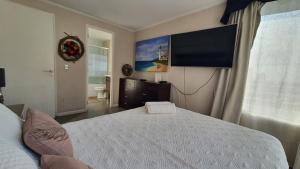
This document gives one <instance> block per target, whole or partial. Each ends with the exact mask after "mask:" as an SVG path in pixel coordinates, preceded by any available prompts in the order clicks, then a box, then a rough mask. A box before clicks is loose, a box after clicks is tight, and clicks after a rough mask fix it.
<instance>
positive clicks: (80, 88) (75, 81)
mask: <svg viewBox="0 0 300 169" xmlns="http://www.w3.org/2000/svg"><path fill="white" fill-rule="evenodd" d="M12 1H14V2H18V3H21V4H24V5H27V6H30V7H33V8H37V9H40V10H43V11H46V12H49V13H53V14H54V15H55V31H56V37H55V39H56V42H57V43H58V41H59V39H61V38H63V37H64V36H65V35H64V32H67V33H69V34H71V35H76V36H78V37H79V38H80V39H81V40H82V41H83V42H84V43H85V41H86V25H87V24H89V25H93V26H96V27H99V28H102V29H105V30H109V31H111V32H113V33H114V56H113V57H114V59H113V66H114V69H113V81H114V86H113V90H114V93H113V104H117V103H118V95H119V94H118V91H119V78H120V77H121V76H122V74H121V65H123V64H125V63H130V64H132V62H133V55H134V54H133V51H134V50H133V49H134V33H132V32H129V31H127V30H124V29H121V28H119V27H116V26H113V25H110V24H106V23H103V22H100V21H98V20H95V19H93V18H90V17H86V16H84V15H79V14H77V13H74V12H71V11H68V10H65V9H63V8H60V7H57V6H53V5H50V4H48V3H44V2H42V1H37V0H26V1H24V0H12ZM55 59H56V62H55V63H56V77H57V111H58V112H59V113H62V112H68V111H76V110H82V109H85V107H86V93H87V84H86V73H87V58H86V55H85V56H83V58H81V59H80V60H79V61H77V62H76V63H71V62H65V61H63V60H62V59H61V58H60V57H59V56H58V55H57V54H56V55H55ZM65 64H69V65H70V69H69V70H67V71H66V70H64V65H65Z"/></svg>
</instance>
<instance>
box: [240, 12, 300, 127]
mask: <svg viewBox="0 0 300 169" xmlns="http://www.w3.org/2000/svg"><path fill="white" fill-rule="evenodd" d="M242 110H243V113H247V114H251V115H254V116H262V117H265V118H272V119H275V120H279V121H284V122H287V123H292V124H296V125H300V10H297V11H291V12H285V13H279V14H273V15H266V16H263V17H262V20H261V23H260V26H259V28H258V32H257V35H256V39H255V42H254V45H253V48H252V51H251V56H250V63H249V70H248V77H247V83H246V89H245V98H244V102H243V109H242Z"/></svg>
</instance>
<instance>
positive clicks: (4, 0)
mask: <svg viewBox="0 0 300 169" xmlns="http://www.w3.org/2000/svg"><path fill="white" fill-rule="evenodd" d="M54 50H55V49H54V15H53V14H50V13H46V12H43V11H40V10H37V9H33V8H29V7H26V6H23V5H20V4H17V3H14V2H10V1H8V0H0V67H3V68H5V71H6V87H5V88H3V93H4V99H5V101H4V103H5V104H6V105H13V104H26V105H28V106H29V107H32V108H35V109H38V110H41V111H45V112H48V113H49V114H50V115H52V116H54V115H55V110H56V107H55V96H56V94H55V83H54V82H55V81H54Z"/></svg>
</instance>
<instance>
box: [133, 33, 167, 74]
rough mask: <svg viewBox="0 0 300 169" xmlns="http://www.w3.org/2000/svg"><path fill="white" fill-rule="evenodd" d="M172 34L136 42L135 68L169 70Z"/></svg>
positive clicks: (151, 70)
mask: <svg viewBox="0 0 300 169" xmlns="http://www.w3.org/2000/svg"><path fill="white" fill-rule="evenodd" d="M169 46H170V36H162V37H158V38H154V39H148V40H143V41H139V42H137V43H136V50H135V53H136V59H135V70H136V71H143V72H167V71H168V59H169Z"/></svg>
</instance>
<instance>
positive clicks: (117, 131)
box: [63, 107, 288, 169]
mask: <svg viewBox="0 0 300 169" xmlns="http://www.w3.org/2000/svg"><path fill="white" fill-rule="evenodd" d="M63 127H64V128H65V129H66V130H67V132H68V133H69V136H70V138H71V141H72V144H73V148H74V156H75V158H77V159H79V160H81V161H83V162H85V163H86V164H88V165H90V166H91V167H93V168H95V169H154V168H156V169H288V164H287V160H286V156H285V153H284V150H283V148H282V145H281V143H280V142H279V141H278V140H277V139H276V138H274V137H273V136H270V135H268V134H265V133H262V132H259V131H255V130H251V129H248V128H244V127H241V126H238V125H235V124H231V123H227V122H224V121H221V120H217V119H214V118H212V117H208V116H204V115H201V114H199V113H194V112H191V111H188V110H184V109H180V108H177V112H176V113H174V114H146V113H145V109H144V108H143V107H141V108H136V109H132V110H128V111H124V112H120V113H116V114H111V115H105V116H101V117H97V118H93V119H87V120H82V121H78V122H73V123H67V124H65V125H63Z"/></svg>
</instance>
